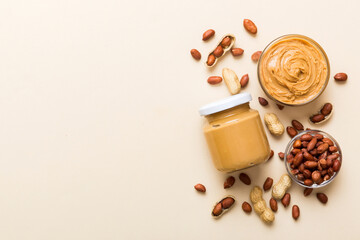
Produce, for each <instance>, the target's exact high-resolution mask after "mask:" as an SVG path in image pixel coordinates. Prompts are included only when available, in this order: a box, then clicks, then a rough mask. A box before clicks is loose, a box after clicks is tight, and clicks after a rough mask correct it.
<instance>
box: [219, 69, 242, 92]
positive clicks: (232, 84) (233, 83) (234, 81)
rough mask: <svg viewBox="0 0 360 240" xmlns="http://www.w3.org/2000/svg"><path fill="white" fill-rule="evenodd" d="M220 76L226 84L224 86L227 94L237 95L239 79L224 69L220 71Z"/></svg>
mask: <svg viewBox="0 0 360 240" xmlns="http://www.w3.org/2000/svg"><path fill="white" fill-rule="evenodd" d="M222 76H223V79H224V81H225V83H226V86H227V87H228V89H229V92H230V93H231V94H232V95H234V94H238V93H239V92H240V89H241V85H240V81H239V78H238V76H237V75H236V73H235V72H234V71H233V70H231V69H229V68H224V69H223V70H222Z"/></svg>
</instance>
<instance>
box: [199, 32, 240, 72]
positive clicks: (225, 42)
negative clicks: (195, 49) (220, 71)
mask: <svg viewBox="0 0 360 240" xmlns="http://www.w3.org/2000/svg"><path fill="white" fill-rule="evenodd" d="M234 42H235V36H233V35H230V34H228V35H225V36H224V37H223V38H222V40H221V41H220V42H219V43H218V44H217V45H216V47H215V49H214V50H213V51H211V52H210V53H209V55H208V60H207V61H206V66H208V67H213V66H215V64H216V63H217V61H218V60H219V59H220V58H221V57H222V56H224V55H225V53H227V52H228V51H229V50H230V49H231V47H232V46H233V45H234Z"/></svg>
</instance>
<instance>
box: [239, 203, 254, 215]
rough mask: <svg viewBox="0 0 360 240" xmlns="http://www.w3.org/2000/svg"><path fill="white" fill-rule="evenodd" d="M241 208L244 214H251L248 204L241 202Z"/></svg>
mask: <svg viewBox="0 0 360 240" xmlns="http://www.w3.org/2000/svg"><path fill="white" fill-rule="evenodd" d="M241 207H242V209H243V210H244V212H246V213H251V211H252V207H251V205H250V204H249V203H248V202H243V204H242V205H241Z"/></svg>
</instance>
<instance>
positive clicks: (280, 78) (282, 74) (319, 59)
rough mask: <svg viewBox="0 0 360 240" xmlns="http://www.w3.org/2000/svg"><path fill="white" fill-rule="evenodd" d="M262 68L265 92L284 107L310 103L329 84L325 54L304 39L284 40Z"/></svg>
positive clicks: (268, 54) (265, 58) (269, 51)
mask: <svg viewBox="0 0 360 240" xmlns="http://www.w3.org/2000/svg"><path fill="white" fill-rule="evenodd" d="M259 64H260V66H259V68H260V69H259V75H260V81H261V84H262V86H263V88H265V90H266V91H267V92H268V94H269V95H271V96H272V97H273V98H275V99H276V100H278V101H280V102H283V103H287V104H302V103H305V102H308V101H310V100H312V99H314V98H315V97H316V96H317V95H318V94H319V93H320V92H321V91H322V89H323V87H324V85H326V84H327V78H328V76H327V72H328V62H327V60H326V58H325V56H324V55H323V53H322V50H321V49H319V48H318V47H317V46H316V45H315V44H313V43H311V42H310V41H307V40H305V39H303V38H299V37H295V36H294V37H288V38H286V37H285V38H284V39H281V40H280V41H278V42H276V43H274V44H273V45H271V46H270V47H269V48H268V49H267V50H266V51H265V52H264V54H263V56H262V58H261V62H260V63H259Z"/></svg>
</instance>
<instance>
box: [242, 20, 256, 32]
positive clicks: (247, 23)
mask: <svg viewBox="0 0 360 240" xmlns="http://www.w3.org/2000/svg"><path fill="white" fill-rule="evenodd" d="M243 24H244V28H245V29H246V31H248V32H249V33H251V34H256V33H257V27H256V25H255V23H254V22H253V21H251V20H250V19H244V22H243Z"/></svg>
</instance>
